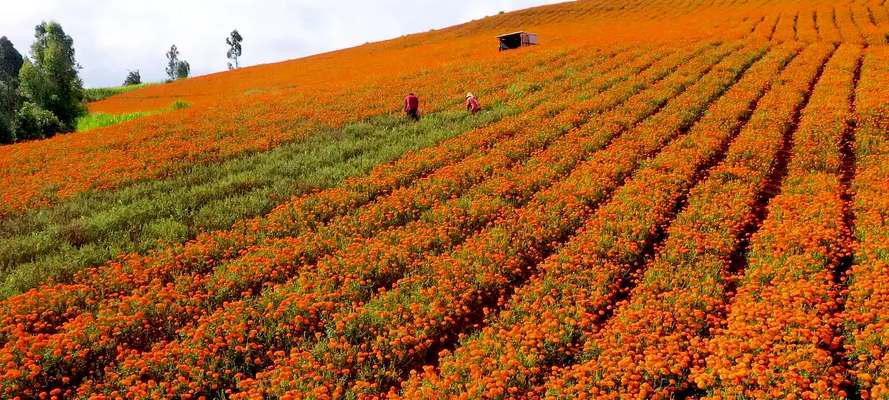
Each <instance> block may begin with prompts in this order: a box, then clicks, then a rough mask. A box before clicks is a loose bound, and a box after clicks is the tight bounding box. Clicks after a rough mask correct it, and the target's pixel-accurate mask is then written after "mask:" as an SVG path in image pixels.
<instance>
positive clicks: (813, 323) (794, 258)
mask: <svg viewBox="0 0 889 400" xmlns="http://www.w3.org/2000/svg"><path fill="white" fill-rule="evenodd" d="M860 58H861V49H860V48H859V47H858V46H856V45H842V46H841V47H840V48H839V49H838V50H837V51H836V53H835V54H834V55H833V56H832V58H831V59H830V61H829V62H828V63H827V65H826V68H825V70H824V73H823V75H822V76H821V78H820V80H819V82H818V84H817V86H816V87H815V90H814V92H813V93H812V97H811V99H810V101H809V104H808V105H807V106H806V108H805V110H804V111H803V114H802V119H801V122H800V125H799V129H798V131H797V132H796V134H795V136H794V145H793V151H792V156H791V157H792V158H791V160H790V164H789V168H788V176H787V178H786V180H785V182H784V184H783V186H782V191H781V193H780V194H779V195H778V196H776V197H775V198H774V199H773V200H772V201H771V202H770V204H769V207H768V213H769V214H768V217H767V218H766V220H765V221H764V223H763V226H762V228H761V229H760V231H759V232H757V233H756V235H755V236H754V237H753V238H752V239H751V252H750V255H749V257H748V260H749V265H748V266H747V268H746V270H745V273H744V277H743V279H742V280H741V281H740V282H739V289H738V294H737V295H736V296H735V298H734V301H733V302H732V303H731V305H730V312H729V315H728V318H727V321H726V326H725V327H724V328H721V329H717V330H716V333H715V336H714V337H713V338H712V340H710V341H709V342H708V343H707V345H706V349H707V352H708V354H709V355H708V356H707V358H706V366H704V367H702V368H699V369H698V370H696V371H694V372H693V373H692V377H693V380H694V381H695V382H696V383H697V384H698V385H699V386H700V387H701V388H703V389H705V390H707V391H708V396H707V397H706V398H714V399H715V398H724V397H726V396H730V397H731V396H744V397H752V398H763V397H769V398H784V397H786V396H798V397H801V398H811V399H815V398H819V399H827V398H837V399H839V398H845V397H846V395H847V393H846V392H845V390H844V385H845V384H846V377H845V371H844V370H843V368H842V366H841V365H840V364H839V363H837V361H836V360H835V359H836V358H841V356H838V354H837V353H838V352H839V351H840V350H841V349H842V344H843V343H842V336H839V335H837V334H836V333H837V331H838V328H839V318H838V317H837V314H836V311H837V310H838V303H839V302H840V301H841V299H840V298H839V296H840V295H841V294H840V292H839V290H838V287H837V285H836V283H835V282H834V274H836V273H837V271H836V269H837V268H838V267H839V263H840V260H841V259H842V258H843V257H846V256H849V255H850V252H851V246H850V237H849V235H850V232H849V227H848V226H847V223H846V221H845V219H844V210H845V204H844V201H843V197H842V196H843V194H844V191H845V188H844V187H843V183H842V173H843V163H842V154H841V151H840V148H841V145H842V144H843V143H842V142H843V141H844V140H846V139H847V138H846V137H845V135H844V133H845V132H846V129H847V121H848V118H849V117H850V115H849V111H850V98H851V97H852V95H853V92H854V87H853V83H854V81H855V80H854V71H855V70H856V64H857V63H858V62H859V59H860Z"/></svg>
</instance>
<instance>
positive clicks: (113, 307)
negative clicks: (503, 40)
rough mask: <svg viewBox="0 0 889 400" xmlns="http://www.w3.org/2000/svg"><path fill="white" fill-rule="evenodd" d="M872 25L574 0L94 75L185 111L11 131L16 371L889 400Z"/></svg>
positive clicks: (98, 393) (412, 388)
mask: <svg viewBox="0 0 889 400" xmlns="http://www.w3.org/2000/svg"><path fill="white" fill-rule="evenodd" d="M519 29H524V30H529V31H534V32H536V33H538V34H540V37H541V41H542V44H541V45H540V46H535V47H530V48H524V49H521V50H517V51H509V52H502V53H501V52H498V51H497V48H496V42H495V41H494V39H493V37H494V36H495V35H496V34H498V33H502V32H507V31H514V30H519ZM887 42H889V4H887V3H886V2H885V1H883V0H853V1H827V0H821V1H809V2H797V1H784V0H630V1H625V2H620V3H619V4H615V2H612V1H605V0H589V1H578V2H572V3H564V4H558V5H553V6H545V7H538V8H533V9H528V10H522V11H518V12H514V13H505V14H501V15H497V16H493V17H488V18H485V19H482V20H478V21H473V22H469V23H466V24H463V25H459V26H455V27H451V28H447V29H442V30H437V31H432V32H427V33H421V34H416V35H409V36H405V37H402V38H398V39H393V40H390V41H385V42H380V43H373V44H368V45H364V46H360V47H356V48H353V49H346V50H342V51H337V52H332V53H327V54H321V55H317V56H313V57H308V58H305V59H299V60H293V61H287V62H283V63H278V64H270V65H264V66H256V67H251V68H244V69H241V70H237V71H233V72H226V73H221V74H215V75H210V76H205V77H198V78H195V79H189V80H185V81H180V82H176V83H172V84H167V85H158V86H151V87H148V88H145V89H141V90H137V91H133V92H130V93H126V94H123V95H120V96H115V97H112V98H109V99H107V100H105V101H102V102H99V103H95V104H93V105H91V107H92V109H93V110H95V111H101V112H109V113H122V112H133V111H145V110H153V109H161V108H164V107H167V106H168V105H169V104H170V103H172V102H174V101H176V100H179V99H182V100H186V101H188V102H190V103H191V104H193V107H191V108H190V109H187V110H180V111H177V112H172V113H164V114H159V115H155V116H151V117H147V118H144V119H140V120H135V121H131V122H128V123H124V124H120V125H117V126H112V127H108V128H104V129H98V130H95V131H92V132H89V133H79V134H71V135H65V136H60V137H55V138H53V139H50V140H47V141H43V142H30V143H22V144H16V145H12V146H5V147H3V148H2V150H4V151H3V152H2V154H0V173H2V174H3V176H4V180H3V183H2V185H0V193H2V197H3V200H4V201H3V206H2V207H3V208H2V209H0V218H2V219H0V238H2V239H3V242H2V244H0V278H2V280H3V286H2V290H3V293H4V297H6V298H5V299H4V300H2V301H0V345H2V348H0V365H3V366H4V367H5V370H4V371H3V373H0V397H2V398H17V397H18V398H44V397H49V396H56V397H59V398H96V399H102V398H119V397H124V398H146V399H148V398H200V397H206V398H243V399H246V398H257V399H259V398H319V399H323V398H367V399H370V398H384V397H385V398H405V399H419V398H429V399H433V398H435V399H440V398H455V399H468V398H473V399H476V398H478V399H500V398H549V399H557V398H565V399H569V398H571V399H573V398H674V397H675V398H702V399H704V398H706V399H710V398H713V399H717V398H774V399H778V398H782V399H784V398H813V399H814V398H818V399H841V398H889V351H887V350H889V323H887V318H889V289H886V288H884V286H885V285H884V284H883V281H884V278H885V276H886V274H887V273H889V226H887V221H889V220H887V218H886V215H887V213H889V203H887V200H886V196H885V192H886V191H887V190H889V187H887V184H889V159H887V157H889V135H887V132H889V90H887V89H886V88H887V87H889V45H887ZM409 91H414V92H417V93H419V94H420V95H421V96H422V98H423V111H424V116H423V118H422V119H421V121H420V122H417V123H414V122H411V121H409V120H407V119H404V118H402V117H401V116H400V115H399V107H400V101H401V98H402V96H403V95H404V94H405V93H407V92H409ZM467 91H472V92H475V93H477V94H479V95H480V98H481V99H482V101H483V102H484V104H485V108H486V109H485V110H484V111H483V112H482V113H480V114H478V115H476V116H472V115H468V114H467V113H465V112H463V111H462V110H461V106H462V99H463V95H464V93H465V92H467Z"/></svg>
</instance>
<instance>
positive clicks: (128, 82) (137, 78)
mask: <svg viewBox="0 0 889 400" xmlns="http://www.w3.org/2000/svg"><path fill="white" fill-rule="evenodd" d="M141 83H142V74H140V73H139V70H138V69H137V70H135V71H130V72H128V73H127V79H124V81H123V85H124V86H132V85H139V84H141Z"/></svg>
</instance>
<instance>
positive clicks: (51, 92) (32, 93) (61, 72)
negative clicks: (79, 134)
mask: <svg viewBox="0 0 889 400" xmlns="http://www.w3.org/2000/svg"><path fill="white" fill-rule="evenodd" d="M34 39H35V40H34V44H33V45H32V46H31V59H32V60H31V61H30V62H29V61H26V62H25V63H24V64H23V66H22V69H21V70H20V71H19V80H20V92H21V94H22V96H23V97H24V98H25V99H26V100H27V101H28V102H31V103H33V104H34V105H36V106H37V107H39V108H42V109H43V110H46V111H49V112H51V113H52V114H54V115H55V116H56V117H58V120H59V121H60V122H61V125H62V129H63V130H72V129H74V122H75V120H76V119H77V117H79V116H81V115H83V114H84V113H86V107H85V106H84V104H83V82H82V81H81V80H80V77H79V76H78V74H77V71H78V69H80V66H79V65H78V64H77V60H76V59H75V57H74V40H73V39H71V36H68V35H67V34H65V31H64V30H63V29H62V26H61V25H59V24H58V23H57V22H53V21H50V22H43V23H41V24H40V25H37V27H36V28H35V29H34Z"/></svg>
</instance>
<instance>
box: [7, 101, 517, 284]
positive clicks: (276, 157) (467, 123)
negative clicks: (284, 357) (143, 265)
mask: <svg viewBox="0 0 889 400" xmlns="http://www.w3.org/2000/svg"><path fill="white" fill-rule="evenodd" d="M517 112H518V110H517V109H515V108H512V107H509V106H507V105H505V104H502V103H498V104H494V105H492V106H490V107H489V108H488V109H487V110H485V111H484V112H482V113H480V114H478V115H476V116H474V117H470V116H468V115H467V114H466V113H465V112H461V111H443V112H439V113H434V114H429V115H426V116H425V117H424V118H423V119H422V120H421V121H420V122H418V123H409V122H407V121H405V120H404V119H403V118H401V117H400V116H397V115H385V116H380V117H376V118H372V119H370V120H368V121H364V122H358V123H353V124H350V125H347V126H346V127H344V128H342V129H339V130H329V131H326V132H322V133H320V134H317V135H313V136H312V137H311V138H309V139H307V140H305V141H301V142H298V143H292V144H287V145H284V146H281V147H278V148H276V149H273V150H271V151H268V152H263V153H257V154H252V155H248V156H245V157H239V158H236V159H232V160H229V161H226V162H223V163H222V164H209V165H195V166H193V167H191V168H190V169H189V170H187V171H184V172H183V173H182V174H179V175H177V176H175V177H172V178H170V179H166V180H151V181H143V182H138V183H135V184H133V185H130V186H128V187H125V188H121V189H119V190H115V191H94V192H88V193H85V194H83V195H80V196H77V197H76V198H73V199H71V200H70V201H66V202H65V203H62V204H59V205H57V206H56V207H53V208H44V209H40V210H36V211H34V212H30V213H27V214H24V215H22V216H18V217H14V218H11V219H7V220H4V221H0V238H2V239H3V240H2V242H0V298H6V297H9V296H11V295H14V294H17V293H21V292H22V291H24V290H27V289H29V288H32V287H34V286H35V285H37V284H39V283H41V282H45V281H46V280H47V278H50V279H58V280H64V279H66V277H68V276H70V275H71V274H73V273H74V272H76V271H78V270H80V269H82V268H84V267H86V266H89V265H93V264H96V263H100V262H102V261H104V260H107V259H110V258H112V257H114V256H115V255H117V254H121V253H127V252H132V251H138V252H144V251H147V250H150V249H153V248H159V247H161V246H163V245H164V244H166V243H170V242H180V241H183V240H186V239H188V238H190V237H193V236H194V235H195V234H197V233H198V232H202V231H207V230H215V229H224V228H226V227H229V226H231V225H232V224H233V223H234V222H235V221H237V220H239V219H242V218H245V217H251V216H255V215H260V214H263V213H265V212H268V211H269V210H271V209H272V207H274V206H275V205H276V204H278V203H280V202H281V201H283V200H286V199H287V198H289V197H291V196H292V195H294V194H298V193H301V192H307V191H311V190H316V189H322V188H327V187H331V186H334V185H336V184H337V183H339V182H341V181H342V180H343V179H345V178H347V177H349V176H354V175H359V174H362V173H365V172H367V171H368V170H369V169H370V168H371V167H373V166H374V165H377V164H379V163H382V162H386V161H389V160H392V159H395V158H397V157H398V156H400V155H401V154H403V153H404V152H405V151H409V150H413V149H419V148H423V147H427V146H430V145H433V144H434V143H436V142H438V141H440V140H442V139H445V138H448V137H452V136H454V135H457V134H459V133H461V132H466V131H468V130H471V129H474V128H477V127H480V126H484V125H487V124H490V123H492V122H494V121H497V120H500V119H502V118H503V117H504V116H508V115H514V114H515V113H517Z"/></svg>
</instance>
